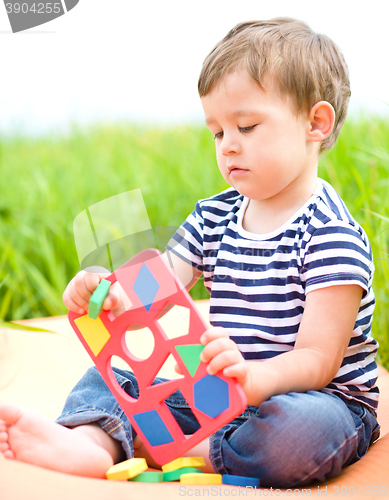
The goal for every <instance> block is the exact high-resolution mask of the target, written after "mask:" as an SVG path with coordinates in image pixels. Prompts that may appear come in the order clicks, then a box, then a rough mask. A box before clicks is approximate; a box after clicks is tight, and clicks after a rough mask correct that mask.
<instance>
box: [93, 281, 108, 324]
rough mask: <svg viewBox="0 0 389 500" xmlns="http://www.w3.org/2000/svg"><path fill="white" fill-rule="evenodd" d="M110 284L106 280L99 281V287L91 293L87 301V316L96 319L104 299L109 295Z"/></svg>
mask: <svg viewBox="0 0 389 500" xmlns="http://www.w3.org/2000/svg"><path fill="white" fill-rule="evenodd" d="M110 286H111V282H110V281H108V280H101V281H100V283H99V286H98V287H97V288H96V290H95V291H94V292H93V294H92V297H91V298H90V300H89V308H88V316H89V317H90V318H92V319H96V318H97V317H98V315H99V314H100V313H101V311H102V309H103V302H104V299H105V297H106V296H107V295H108V294H109V288H110Z"/></svg>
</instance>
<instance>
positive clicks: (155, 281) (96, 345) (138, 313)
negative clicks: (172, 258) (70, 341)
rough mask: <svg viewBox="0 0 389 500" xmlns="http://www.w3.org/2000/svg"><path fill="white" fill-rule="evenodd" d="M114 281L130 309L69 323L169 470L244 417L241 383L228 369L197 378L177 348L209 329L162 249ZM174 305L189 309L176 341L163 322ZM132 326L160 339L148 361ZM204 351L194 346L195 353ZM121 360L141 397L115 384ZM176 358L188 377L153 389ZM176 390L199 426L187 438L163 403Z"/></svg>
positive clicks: (147, 253) (74, 317)
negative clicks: (129, 336) (135, 350)
mask: <svg viewBox="0 0 389 500" xmlns="http://www.w3.org/2000/svg"><path fill="white" fill-rule="evenodd" d="M107 279H108V280H109V281H110V282H111V283H112V284H113V283H115V282H116V281H118V282H119V283H120V285H121V286H122V287H123V289H124V290H125V292H126V294H127V296H128V297H129V299H130V301H131V303H132V306H131V308H130V309H129V310H127V311H126V312H124V313H123V314H121V315H120V316H118V317H117V318H115V317H114V315H113V314H112V313H111V312H110V311H108V312H107V311H102V312H101V313H100V315H99V317H98V318H97V319H96V320H93V319H91V318H88V316H87V315H86V314H85V315H78V314H75V313H73V312H69V321H70V323H71V325H72V327H73V328H74V331H75V332H76V334H77V335H78V337H79V339H80V340H81V342H82V344H83V345H84V347H85V349H86V350H87V351H88V353H89V355H90V357H91V358H92V360H93V362H94V363H95V365H96V367H97V369H98V370H99V372H100V374H101V376H102V377H103V379H104V381H105V383H106V384H107V386H108V387H109V388H110V390H111V391H112V393H113V395H114V396H115V398H116V399H117V401H118V403H119V404H120V406H121V408H122V409H123V411H124V413H125V414H126V415H127V417H128V419H129V420H130V422H131V424H132V426H133V427H134V429H135V431H136V432H137V433H138V434H139V435H140V437H141V439H142V442H143V443H144V445H145V446H146V448H147V449H148V451H149V453H150V455H151V456H152V457H153V459H154V460H155V461H156V462H157V463H159V464H161V465H163V464H166V463H168V462H171V461H172V460H174V459H176V458H177V457H180V456H182V455H183V454H184V453H185V452H186V451H188V450H189V449H191V448H192V447H193V446H195V445H196V444H197V443H199V442H200V441H202V440H204V439H205V438H207V437H208V436H209V435H210V434H212V433H213V432H216V431H217V430H218V429H219V428H220V427H222V426H223V425H225V424H227V423H228V422H230V421H231V420H232V419H233V418H235V417H236V416H237V415H239V414H240V413H242V412H243V411H244V409H245V408H246V403H247V400H246V396H245V394H244V392H243V389H242V387H241V386H240V384H239V383H238V381H237V380H236V379H233V378H230V377H225V376H224V375H222V373H221V372H220V373H218V374H217V375H213V376H211V375H208V374H207V371H206V365H205V364H204V363H202V362H200V363H199V364H198V368H197V369H196V370H195V373H194V375H193V376H192V375H191V372H192V373H193V368H190V369H189V364H188V367H187V366H186V364H185V362H184V360H183V359H182V358H181V356H180V355H179V353H178V351H177V350H176V346H184V345H189V346H196V345H199V343H200V342H199V339H200V337H201V335H202V333H203V332H204V331H205V330H207V328H208V326H207V324H206V323H205V321H204V320H203V318H202V317H201V315H200V313H199V312H198V310H197V309H196V307H195V304H194V302H193V300H192V298H191V297H190V295H189V293H188V292H187V290H186V289H185V288H184V286H183V285H182V284H181V283H180V281H179V279H178V278H177V276H176V275H175V274H174V273H173V271H172V270H171V269H170V268H169V267H168V266H167V265H166V264H165V262H164V261H163V259H162V258H161V254H160V252H159V251H158V250H154V249H150V250H144V251H143V252H140V253H139V254H138V255H136V256H135V257H134V258H133V259H131V260H130V261H128V262H127V263H126V264H124V265H123V266H121V267H120V268H119V269H117V270H116V271H115V272H114V273H113V274H111V276H110V277H109V278H107ZM169 303H170V304H176V305H180V306H183V307H186V308H188V309H189V310H190V323H189V333H188V334H187V335H184V336H181V337H178V338H173V339H169V338H168V337H167V335H166V334H165V332H164V331H163V329H162V327H161V325H160V324H159V322H158V321H157V320H158V318H159V317H160V316H161V313H162V311H163V310H164V308H165V307H166V306H167V305H168V304H169ZM133 324H140V325H144V326H145V327H148V328H149V329H150V330H151V331H152V333H153V335H154V341H155V346H154V350H153V352H152V354H151V355H150V356H149V357H148V358H147V359H145V360H141V359H139V358H136V357H135V356H133V355H132V354H131V353H130V352H129V350H128V348H127V346H126V343H125V333H126V331H127V330H128V329H129V327H130V326H131V325H133ZM189 352H190V349H189ZM198 352H199V350H198V349H194V355H195V356H196V355H197V356H198ZM114 355H116V356H119V357H121V358H122V359H123V360H125V361H126V362H127V363H128V364H129V365H130V366H131V369H132V370H133V372H134V375H135V377H136V379H137V381H138V385H139V398H138V399H134V398H132V397H131V396H129V395H128V394H127V393H126V392H125V391H124V390H123V389H122V388H121V387H120V386H119V384H118V382H117V381H116V378H115V376H114V374H113V371H112V368H111V358H112V356H114ZM170 355H172V356H173V357H174V359H175V360H176V362H177V363H178V365H179V366H180V369H181V371H182V373H183V374H184V378H181V379H176V380H170V381H168V382H163V383H161V384H155V385H151V384H152V382H153V381H154V379H155V377H156V375H157V374H158V372H159V370H160V369H161V367H162V366H163V364H164V363H165V361H166V359H167V358H168V357H169V356H170ZM184 359H185V357H184ZM191 366H192V367H193V363H192V365H191ZM210 382H211V383H210ZM208 387H209V389H208V391H207V388H208ZM176 390H180V391H181V393H182V395H183V396H184V398H185V399H186V401H187V402H188V404H189V406H190V407H191V409H192V411H193V413H194V415H195V417H196V418H197V420H198V422H199V424H200V428H199V429H198V430H197V431H196V432H195V433H194V434H192V435H191V436H188V437H187V436H185V435H184V433H183V432H182V430H181V428H180V427H179V425H178V423H177V422H176V420H175V418H174V416H173V414H172V413H171V411H170V409H169V407H168V406H167V405H166V403H165V402H164V400H165V399H166V398H168V397H169V396H171V395H172V394H173V393H174V392H175V391H176ZM209 405H211V407H209ZM208 408H209V409H208Z"/></svg>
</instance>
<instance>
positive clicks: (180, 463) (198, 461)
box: [162, 457, 205, 472]
mask: <svg viewBox="0 0 389 500" xmlns="http://www.w3.org/2000/svg"><path fill="white" fill-rule="evenodd" d="M204 466H205V461H204V458H203V457H180V458H176V460H173V461H172V462H169V463H168V464H165V465H163V466H162V470H163V472H170V471H172V470H176V469H182V468H183V467H204Z"/></svg>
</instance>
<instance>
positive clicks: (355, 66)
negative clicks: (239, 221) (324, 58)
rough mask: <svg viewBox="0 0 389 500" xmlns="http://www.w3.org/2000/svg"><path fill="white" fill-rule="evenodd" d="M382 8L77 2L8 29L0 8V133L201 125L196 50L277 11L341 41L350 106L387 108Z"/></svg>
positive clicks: (383, 4)
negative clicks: (49, 17)
mask: <svg viewBox="0 0 389 500" xmlns="http://www.w3.org/2000/svg"><path fill="white" fill-rule="evenodd" d="M21 2H22V0H21ZM388 14H389V4H388V2H387V0H376V1H375V0H372V1H370V2H368V3H365V2H364V3H362V2H355V1H349V0H337V1H333V0H328V1H326V2H313V1H306V0H295V1H284V0H272V1H271V2H270V1H267V2H265V1H261V0H256V1H253V0H241V1H240V2H238V1H236V0H235V1H231V0H223V1H212V0H197V1H195V2H194V1H188V0H185V1H183V0H181V1H176V0H171V1H165V2H162V1H160V0H159V1H155V0H149V1H146V2H143V1H142V0H138V1H137V2H133V1H131V0H80V2H79V4H78V5H77V6H76V7H75V8H74V9H73V10H72V11H70V12H69V13H68V14H66V15H65V16H62V17H60V18H58V19H56V20H54V21H52V22H50V23H48V24H45V25H42V26H39V27H37V28H34V29H32V30H29V31H26V32H22V33H18V34H13V33H12V32H11V30H10V25H9V22H8V18H7V15H6V12H5V9H4V8H3V7H2V5H0V45H1V47H0V50H1V54H2V57H1V69H2V77H1V79H0V90H1V92H0V131H3V132H10V131H17V130H19V131H24V132H31V133H35V132H37V133H41V132H56V131H58V130H62V129H66V127H67V126H68V125H69V124H70V123H90V122H94V121H100V122H104V121H112V120H118V119H124V120H128V121H147V122H151V123H170V122H185V123H190V122H194V121H195V122H199V121H202V110H201V105H200V102H199V99H198V96H197V88H196V87H197V77H198V74H199V71H200V67H201V64H202V61H203V59H204V57H205V56H206V54H207V53H208V52H209V51H210V49H211V48H212V47H213V45H214V44H215V43H216V42H217V41H218V40H219V39H220V38H222V37H223V36H224V35H225V34H226V32H227V31H228V30H229V29H230V28H231V27H232V26H234V25H235V24H236V23H237V22H240V21H244V20H251V19H269V18H271V17H275V16H280V15H282V16H290V17H297V18H300V19H303V20H304V21H306V22H307V23H308V24H310V26H311V27H312V28H313V29H314V30H316V31H320V32H323V33H326V34H327V35H329V36H330V37H331V38H332V39H333V40H334V41H335V42H336V43H337V44H338V45H339V46H340V47H341V49H342V50H343V52H344V54H345V56H346V60H347V62H348V65H349V68H350V76H351V86H352V99H351V112H356V110H359V109H360V108H361V107H363V108H364V109H365V110H367V112H368V113H370V114H374V113H376V112H379V113H388V109H389V105H388V104H385V103H389V85H388V83H389V78H388V77H389V70H388V64H387V60H388V56H387V48H388V45H389V44H388V41H387V40H388V28H387V17H388Z"/></svg>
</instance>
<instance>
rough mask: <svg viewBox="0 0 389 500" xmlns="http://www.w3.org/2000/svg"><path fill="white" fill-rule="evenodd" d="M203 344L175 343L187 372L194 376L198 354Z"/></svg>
mask: <svg viewBox="0 0 389 500" xmlns="http://www.w3.org/2000/svg"><path fill="white" fill-rule="evenodd" d="M203 349H204V346H203V345H202V344H187V345H177V346H176V351H177V352H178V354H179V355H180V357H181V359H182V361H183V362H184V363H185V366H186V368H187V369H188V372H189V373H190V374H191V375H192V377H193V376H194V374H195V373H196V370H197V368H198V367H199V364H200V363H201V361H200V354H201V353H202V351H203Z"/></svg>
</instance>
